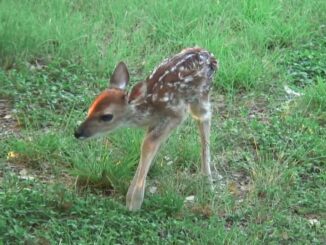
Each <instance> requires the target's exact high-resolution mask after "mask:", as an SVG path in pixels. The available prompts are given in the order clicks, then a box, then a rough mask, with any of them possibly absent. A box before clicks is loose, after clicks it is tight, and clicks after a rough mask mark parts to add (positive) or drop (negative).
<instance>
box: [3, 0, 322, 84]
mask: <svg viewBox="0 0 326 245" xmlns="http://www.w3.org/2000/svg"><path fill="white" fill-rule="evenodd" d="M322 6H323V7H324V6H325V3H324V1H304V0H302V1H277V0H269V1H254V0H250V1H236V0H232V1H212V0H210V1H197V2H191V3H187V2H183V1H175V0H169V1H147V0H141V1H133V0H129V1H124V2H121V1H104V0H97V1H91V2H90V1H84V0H74V1H66V0H55V1H42V2H39V1H33V0H32V1H1V2H0V18H1V22H0V32H1V39H0V52H1V53H0V55H1V57H2V58H1V59H3V60H2V63H5V62H14V61H13V57H15V59H16V61H18V60H21V59H23V60H24V59H25V60H26V59H32V58H33V57H37V56H42V57H44V56H46V55H49V56H51V58H52V59H55V58H58V57H60V59H69V60H72V61H73V62H76V63H80V64H82V65H83V66H85V67H87V68H88V69H90V70H92V71H94V72H98V73H99V74H106V73H108V72H109V71H110V70H112V68H113V66H114V65H115V63H116V62H117V61H119V60H122V59H123V60H126V61H127V62H128V64H129V65H130V66H131V69H132V70H133V73H134V74H135V75H136V78H135V79H140V78H144V76H145V75H147V73H148V72H149V70H151V69H152V68H153V66H154V65H155V64H156V63H158V62H159V61H160V60H161V59H162V58H163V57H165V56H168V55H169V54H171V53H173V52H176V51H179V50H180V49H181V48H184V47H186V46H193V45H200V46H203V47H205V48H207V49H209V50H211V51H212V52H213V53H215V54H216V55H217V56H218V58H219V59H220V62H221V71H220V76H219V77H220V79H219V81H216V83H217V84H218V85H219V86H221V87H223V88H227V89H232V88H241V87H243V88H250V87H252V86H255V85H256V84H260V83H262V80H263V77H265V76H267V75H268V76H270V77H271V76H273V74H274V75H275V73H276V72H277V69H276V67H275V64H274V63H275V59H274V57H275V56H277V55H278V54H279V53H280V52H281V51H280V50H281V49H283V48H286V47H291V46H295V45H296V43H297V42H301V41H302V40H304V39H305V38H308V37H309V36H311V35H312V34H313V33H314V32H318V28H319V26H315V24H316V23H319V22H318V19H322V18H323V17H325V13H324V12H323V11H322V9H323V8H322ZM294 9H295V11H293V10H294ZM316 19H317V20H316ZM6 59H7V61H4V60H6ZM8 59H9V61H8ZM266 69H269V70H272V71H273V72H269V73H268V74H266V72H265V70H266ZM265 81H266V79H265Z"/></svg>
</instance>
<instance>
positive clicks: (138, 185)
mask: <svg viewBox="0 0 326 245" xmlns="http://www.w3.org/2000/svg"><path fill="white" fill-rule="evenodd" d="M179 122H180V121H179V120H172V121H169V122H162V123H160V124H159V125H157V126H156V127H153V128H150V129H149V130H148V132H147V134H146V136H145V138H144V141H143V144H142V147H141V157H140V161H139V165H138V167H137V171H136V174H135V176H134V178H133V180H132V182H131V184H130V186H129V189H128V192H127V197H126V202H127V208H128V209H129V210H130V211H136V210H139V209H140V207H141V205H142V203H143V200H144V192H145V184H146V176H147V173H148V171H149V168H150V166H151V163H152V161H153V159H154V157H155V155H156V153H157V151H158V149H159V147H160V145H161V144H162V142H163V141H164V140H165V139H166V138H167V137H168V136H169V135H170V133H171V131H172V129H173V128H175V127H176V126H177V125H178V124H179Z"/></svg>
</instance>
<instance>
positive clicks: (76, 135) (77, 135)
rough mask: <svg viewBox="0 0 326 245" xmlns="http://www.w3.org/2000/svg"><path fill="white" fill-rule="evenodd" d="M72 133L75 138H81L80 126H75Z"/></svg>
mask: <svg viewBox="0 0 326 245" xmlns="http://www.w3.org/2000/svg"><path fill="white" fill-rule="evenodd" d="M74 135H75V137H76V138H77V139H80V138H83V132H82V130H81V129H80V128H77V129H76V130H75V133H74Z"/></svg>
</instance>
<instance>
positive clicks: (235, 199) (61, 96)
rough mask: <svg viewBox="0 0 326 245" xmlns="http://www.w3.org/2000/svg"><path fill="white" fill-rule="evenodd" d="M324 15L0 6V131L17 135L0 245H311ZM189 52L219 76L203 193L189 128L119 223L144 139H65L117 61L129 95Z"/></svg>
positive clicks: (176, 6) (319, 177)
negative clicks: (208, 54)
mask: <svg viewBox="0 0 326 245" xmlns="http://www.w3.org/2000/svg"><path fill="white" fill-rule="evenodd" d="M325 13H326V4H325V3H324V1H319V0H317V1H306V0H301V1H276V0H270V1H257V0H251V1H233V0H232V1H205V2H191V3H188V2H186V1H174V0H171V1H144V0H142V1H133V0H128V1H124V2H121V1H120V2H119V1H101V0H97V1H92V2H89V1H83V0H74V1H65V0H56V1H43V2H39V1H38V2H36V1H0V20H1V21H0V34H1V39H0V96H1V100H6V101H9V102H10V103H11V105H12V107H13V108H12V111H11V112H9V117H8V115H5V114H3V113H0V115H1V117H2V118H1V119H0V123H3V124H5V123H8V118H10V116H11V119H10V120H9V122H10V123H11V124H14V123H16V122H17V124H18V127H19V132H18V133H15V134H7V135H6V136H5V137H2V138H1V139H0V144H1V151H0V170H1V171H0V182H1V186H0V203H1V205H0V238H1V240H0V244H16V243H27V244H56V243H64V244H89V243H94V244H323V243H325V235H324V230H325V225H326V224H325V218H326V213H325V211H324V210H325V204H326V193H325V181H326V180H325V177H326V176H325V162H326V150H325V144H326V142H325V141H326V140H325V138H326V137H325V136H326V130H325V123H326V114H325V111H326V108H325V105H326V80H325V77H326V76H325V75H326V63H325V58H326V52H325V50H326V39H325V34H326V28H325V24H324V20H325V18H326V16H325V15H326V14H325ZM195 44H197V45H199V46H203V47H205V48H207V49H209V50H210V51H212V52H213V53H214V54H215V55H216V56H217V57H218V59H219V61H220V66H221V69H220V71H219V73H218V74H217V76H216V78H215V80H214V89H213V92H212V100H213V103H212V104H213V107H214V112H215V113H214V116H213V124H212V125H213V126H212V136H211V140H212V144H211V148H212V167H213V169H214V179H215V181H216V190H215V192H212V193H211V192H207V191H206V187H205V184H204V181H203V180H202V179H201V178H200V177H199V176H198V174H197V173H198V171H199V161H200V156H199V152H200V150H199V139H198V134H197V132H196V127H195V124H194V123H193V122H192V121H191V120H187V121H186V122H185V123H184V124H183V125H182V127H180V128H178V129H177V130H176V132H175V133H174V134H173V135H172V136H171V137H170V138H169V140H168V141H167V143H166V144H165V145H164V146H163V147H162V149H161V151H160V153H159V154H158V156H157V158H156V160H155V164H154V166H153V167H152V169H151V171H150V173H149V177H148V183H147V192H146V197H145V203H144V205H143V208H142V210H141V211H140V212H138V213H129V212H128V211H126V209H125V208H124V202H125V194H126V191H127V188H128V184H129V182H130V180H131V179H132V177H133V174H134V171H135V168H136V166H137V162H138V159H139V146H140V142H141V139H142V135H143V132H142V131H141V130H136V129H123V130H118V131H116V132H115V133H113V134H111V135H109V136H108V137H106V138H102V139H96V140H92V141H88V142H77V141H75V140H74V138H73V129H74V128H75V126H76V125H77V122H78V121H80V120H82V119H83V118H84V116H85V111H86V110H87V107H88V106H89V104H90V103H91V101H92V99H93V98H94V96H95V95H96V94H97V93H98V92H99V91H101V90H102V89H104V88H105V87H106V85H107V80H108V77H109V75H110V72H111V71H112V69H113V67H114V66H115V64H116V63H117V62H118V61H120V60H125V61H126V62H127V64H128V66H129V67H130V71H131V83H132V84H133V83H135V82H137V81H139V80H141V79H144V78H145V77H146V76H147V75H148V74H149V73H150V71H151V70H152V69H153V67H154V66H155V65H156V64H157V63H159V62H160V60H162V59H163V58H165V57H166V56H168V55H170V54H172V53H175V52H178V51H179V50H180V49H182V48H184V47H186V46H193V45H195ZM284 85H286V86H288V87H289V88H290V89H292V90H293V91H295V92H296V93H300V94H302V95H301V96H294V95H293V94H291V93H290V94H289V93H286V92H285V90H284ZM1 100H0V108H1ZM1 128H2V127H1ZM189 196H194V202H190V203H189V202H184V200H185V199H186V198H187V197H189Z"/></svg>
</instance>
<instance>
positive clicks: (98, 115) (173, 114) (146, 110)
mask: <svg viewBox="0 0 326 245" xmlns="http://www.w3.org/2000/svg"><path fill="white" fill-rule="evenodd" d="M217 68H218V63H217V61H216V59H215V58H214V56H213V55H212V54H211V53H209V52H208V51H206V50H203V49H201V48H187V49H184V50H183V51H182V52H181V53H179V54H177V55H175V56H173V57H171V58H169V59H166V60H164V61H163V62H162V63H161V64H160V65H159V66H158V67H157V68H156V69H155V70H154V71H153V72H152V74H151V75H150V76H149V77H147V79H146V80H145V81H142V82H139V83H137V84H136V85H135V86H133V88H132V89H131V92H130V93H128V92H127V91H126V87H127V84H128V81H129V73H128V69H127V67H126V65H125V64H124V63H123V62H120V63H119V64H118V65H117V66H116V68H115V70H114V72H113V74H112V76H111V79H110V82H109V87H108V89H107V90H105V91H103V92H102V93H101V94H100V95H99V96H98V97H97V98H96V99H95V101H94V102H93V104H92V105H91V107H90V108H89V110H88V116H87V118H86V120H85V121H84V122H83V123H82V124H81V125H80V126H79V127H78V128H77V130H76V131H75V137H76V138H79V139H83V138H89V137H92V136H96V135H100V134H103V133H106V132H110V131H112V130H113V129H116V128H118V127H121V126H129V125H135V126H138V127H146V128H147V133H146V135H145V138H144V140H143V143H142V146H141V156H140V161H139V165H138V168H137V171H136V174H135V176H134V178H133V180H132V182H131V184H130V187H129V189H128V193H127V197H126V199H127V200H126V202H127V208H128V209H129V210H138V209H140V207H141V205H142V202H143V199H144V191H145V182H146V176H147V173H148V170H149V168H150V166H151V163H152V161H153V158H154V157H155V155H156V153H157V151H158V149H159V147H160V145H161V144H162V142H163V141H164V140H165V139H166V138H167V137H168V136H169V135H170V133H171V131H172V130H173V129H174V128H176V127H177V126H178V125H179V124H180V123H181V122H182V121H184V119H185V118H186V115H187V111H188V110H189V111H190V113H191V115H192V117H193V118H194V119H195V120H197V121H198V128H199V133H200V138H201V147H202V150H201V171H202V173H203V174H204V175H206V176H207V177H208V179H209V180H210V181H211V170H210V149H209V144H210V143H209V138H210V120H211V108H210V102H209V91H210V88H211V85H212V76H213V74H214V72H215V71H216V70H217Z"/></svg>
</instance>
